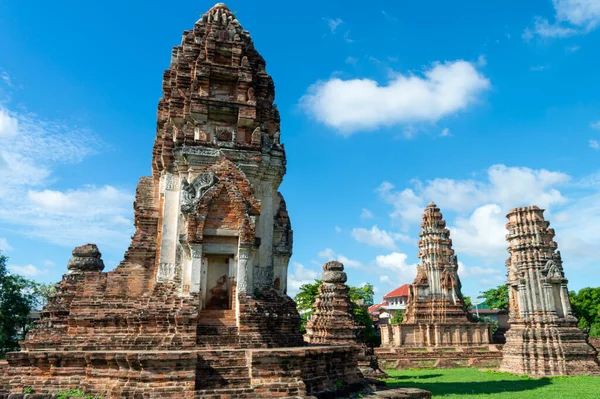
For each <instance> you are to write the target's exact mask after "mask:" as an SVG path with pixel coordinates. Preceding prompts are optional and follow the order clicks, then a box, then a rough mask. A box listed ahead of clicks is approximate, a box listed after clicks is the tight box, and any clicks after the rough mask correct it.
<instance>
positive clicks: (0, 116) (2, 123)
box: [0, 108, 19, 139]
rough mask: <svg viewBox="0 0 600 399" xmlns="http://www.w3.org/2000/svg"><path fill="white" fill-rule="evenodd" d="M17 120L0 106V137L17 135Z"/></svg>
mask: <svg viewBox="0 0 600 399" xmlns="http://www.w3.org/2000/svg"><path fill="white" fill-rule="evenodd" d="M18 129H19V121H18V120H17V119H16V118H13V117H12V116H10V115H9V114H8V112H7V111H6V110H5V109H2V108H0V138H4V139H6V138H9V137H14V136H16V135H17V130H18Z"/></svg>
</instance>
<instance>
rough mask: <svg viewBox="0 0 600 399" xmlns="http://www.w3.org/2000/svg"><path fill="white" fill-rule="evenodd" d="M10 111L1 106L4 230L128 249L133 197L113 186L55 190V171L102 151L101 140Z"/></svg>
mask: <svg viewBox="0 0 600 399" xmlns="http://www.w3.org/2000/svg"><path fill="white" fill-rule="evenodd" d="M0 83H1V81H0ZM7 107H8V104H0V169H1V170H2V171H1V173H0V186H1V187H2V190H0V224H2V225H3V226H6V225H13V227H12V230H13V231H15V232H17V233H20V234H22V235H25V236H28V237H33V238H36V239H40V240H43V241H47V242H51V243H53V244H59V245H65V246H75V245H81V244H82V243H85V242H96V243H97V244H99V245H104V246H110V247H113V248H118V249H123V248H124V247H126V245H127V243H128V242H129V240H130V236H131V233H132V232H133V223H132V221H131V214H132V210H133V207H132V202H133V195H131V194H130V193H129V192H127V191H125V190H121V189H118V188H115V187H111V186H103V187H96V186H94V185H85V186H81V187H78V188H72V189H66V190H61V191H59V190H56V189H54V188H53V187H52V186H53V183H55V181H57V180H58V177H56V176H54V170H55V169H56V168H57V167H58V166H59V165H65V164H67V165H69V164H76V163H79V162H81V161H82V160H83V159H84V158H85V157H87V156H89V155H91V154H94V153H96V152H97V151H98V150H99V149H102V148H103V147H104V145H103V144H102V142H101V141H100V139H99V138H98V137H97V136H96V135H95V134H94V133H93V132H91V131H89V130H88V129H85V128H81V127H79V126H77V125H76V124H74V123H71V122H70V121H66V120H48V119H46V118H43V117H41V116H39V115H36V114H34V113H32V112H29V111H24V110H23V108H20V110H19V111H18V112H17V111H11V110H9V109H8V108H7Z"/></svg>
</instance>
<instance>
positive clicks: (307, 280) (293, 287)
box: [287, 262, 321, 297]
mask: <svg viewBox="0 0 600 399" xmlns="http://www.w3.org/2000/svg"><path fill="white" fill-rule="evenodd" d="M292 266H293V271H292V270H290V272H291V273H290V274H289V275H288V280H287V293H288V295H289V296H291V297H294V296H296V294H298V292H299V291H300V287H301V286H302V285H304V284H312V283H314V282H315V280H318V279H319V278H320V277H321V275H320V274H319V272H317V271H316V270H312V269H307V268H306V267H304V265H303V264H301V263H298V262H293V264H292Z"/></svg>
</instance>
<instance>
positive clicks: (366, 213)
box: [360, 208, 375, 219]
mask: <svg viewBox="0 0 600 399" xmlns="http://www.w3.org/2000/svg"><path fill="white" fill-rule="evenodd" d="M374 217H375V216H374V215H373V212H371V211H370V210H368V209H367V208H363V209H362V212H361V213H360V218H361V219H373V218H374Z"/></svg>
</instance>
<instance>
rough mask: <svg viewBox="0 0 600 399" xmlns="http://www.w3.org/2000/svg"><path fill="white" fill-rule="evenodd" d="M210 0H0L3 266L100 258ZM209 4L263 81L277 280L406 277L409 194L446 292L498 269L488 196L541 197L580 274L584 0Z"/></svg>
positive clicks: (590, 275) (592, 17) (592, 246)
mask: <svg viewBox="0 0 600 399" xmlns="http://www.w3.org/2000/svg"><path fill="white" fill-rule="evenodd" d="M123 3H125V4H123ZM98 4H99V3H98ZM212 5H213V3H212V2H203V1H179V2H177V4H176V5H175V4H174V3H172V2H166V1H164V2H153V1H144V2H142V1H133V0H132V1H127V2H120V1H119V2H118V1H109V0H107V1H104V2H102V6H101V7H100V6H98V5H96V4H94V3H90V2H81V1H70V0H64V1H61V2H60V3H58V4H57V3H48V2H43V1H28V2H22V1H3V2H0V156H1V157H0V184H1V186H2V189H1V190H0V249H3V250H4V251H5V252H6V255H8V256H9V257H10V260H9V266H10V267H11V270H13V271H15V272H19V273H21V274H24V275H27V276H29V277H32V278H34V279H36V280H38V281H43V282H56V281H58V280H59V279H60V277H61V275H62V274H63V273H64V272H65V271H66V262H67V260H68V259H69V257H70V251H71V250H72V248H73V247H74V246H76V245H81V244H85V243H87V242H95V243H97V244H98V245H99V247H100V250H101V251H102V252H103V258H104V260H105V263H106V265H107V270H110V269H112V268H114V267H115V266H116V264H118V262H119V261H120V260H121V258H122V255H123V252H124V251H125V249H126V248H127V246H128V244H129V237H130V235H131V234H132V232H133V227H132V217H133V208H132V201H133V194H134V192H135V186H136V184H137V181H138V179H139V177H140V176H143V175H149V174H150V160H151V148H152V143H153V140H154V136H155V122H156V106H157V102H158V99H159V98H160V97H161V78H162V73H163V71H164V69H166V68H167V67H168V64H169V59H170V52H171V48H172V47H173V46H174V45H176V44H178V43H179V42H180V40H181V33H182V31H183V30H185V29H191V28H192V27H193V24H194V22H195V21H196V20H197V19H198V17H199V15H201V14H202V13H204V12H205V11H207V10H208V9H209V8H210V7H211V6H212ZM228 6H229V8H230V9H231V10H233V11H236V12H237V16H238V18H239V20H240V22H241V24H242V25H243V27H244V28H245V29H247V30H249V31H250V32H251V34H252V37H253V40H254V43H255V46H256V48H257V49H258V51H259V52H260V53H261V54H262V55H263V57H264V58H265V59H266V61H267V71H268V72H269V73H270V74H271V75H272V76H273V78H274V80H275V85H276V103H277V104H278V107H279V110H280V111H281V118H282V141H283V142H284V143H285V146H286V150H287V155H288V173H287V175H286V177H285V179H284V183H283V184H282V186H281V191H282V192H283V194H284V195H285V197H286V200H287V204H288V209H289V211H290V214H291V217H292V226H293V229H294V235H295V236H294V256H293V258H292V261H291V263H290V269H289V272H290V286H289V290H290V292H291V293H292V294H293V293H294V292H295V291H296V290H297V287H298V286H299V285H300V284H301V283H303V282H308V281H311V280H312V279H314V278H316V277H319V275H320V272H321V265H322V264H323V263H324V262H326V261H328V260H331V259H332V258H335V259H338V260H341V261H342V262H344V263H345V265H346V269H347V271H348V274H349V282H350V283H351V284H355V285H359V284H362V283H365V282H370V283H372V284H374V285H375V286H376V288H377V291H378V296H381V295H383V294H385V293H386V292H389V291H391V290H392V289H393V288H395V287H396V286H398V285H401V284H404V283H409V282H411V281H412V279H413V277H414V274H415V264H416V263H417V261H418V260H417V247H416V241H417V239H418V235H417V234H418V231H419V221H420V215H421V213H422V211H423V208H424V207H425V206H426V204H427V203H428V202H429V201H435V202H436V203H437V204H438V205H439V206H440V207H441V208H442V212H443V213H444V216H445V218H446V221H447V222H448V225H449V227H450V229H451V237H452V238H453V241H454V248H455V250H456V252H457V255H458V259H459V261H460V262H461V267H460V276H461V280H462V282H463V291H464V294H466V295H471V296H475V295H477V293H478V292H479V291H481V290H485V289H487V288H490V287H493V286H496V285H498V284H500V283H502V282H503V281H504V275H505V273H506V272H505V266H504V261H505V259H506V257H507V252H506V242H505V241H504V234H505V232H504V224H505V214H506V213H507V211H508V210H509V209H510V208H512V207H515V206H521V205H531V204H537V205H539V206H541V207H543V208H545V209H547V211H546V215H547V218H548V219H549V220H550V222H551V224H552V226H553V227H555V229H556V232H557V238H556V239H557V242H558V244H559V249H561V252H562V255H563V259H564V266H565V270H566V273H567V277H568V278H569V279H570V288H571V289H579V288H582V287H585V286H597V285H599V282H600V268H598V267H597V266H598V262H599V261H600V228H599V227H598V226H599V225H600V162H599V157H600V151H599V148H600V100H599V97H598V93H599V92H600V74H598V73H597V71H598V70H600V59H599V57H598V55H597V54H598V50H597V49H598V48H600V27H598V25H599V24H600V0H554V1H549V0H536V1H527V2H522V1H503V2H497V1H496V2H494V1H486V2H482V1H464V2H448V1H397V0H395V1H378V2H372V3H366V2H359V1H350V0H345V1H327V2H315V1H310V0H309V1H304V2H282V1H260V2H258V1H249V0H244V1H230V2H228Z"/></svg>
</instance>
